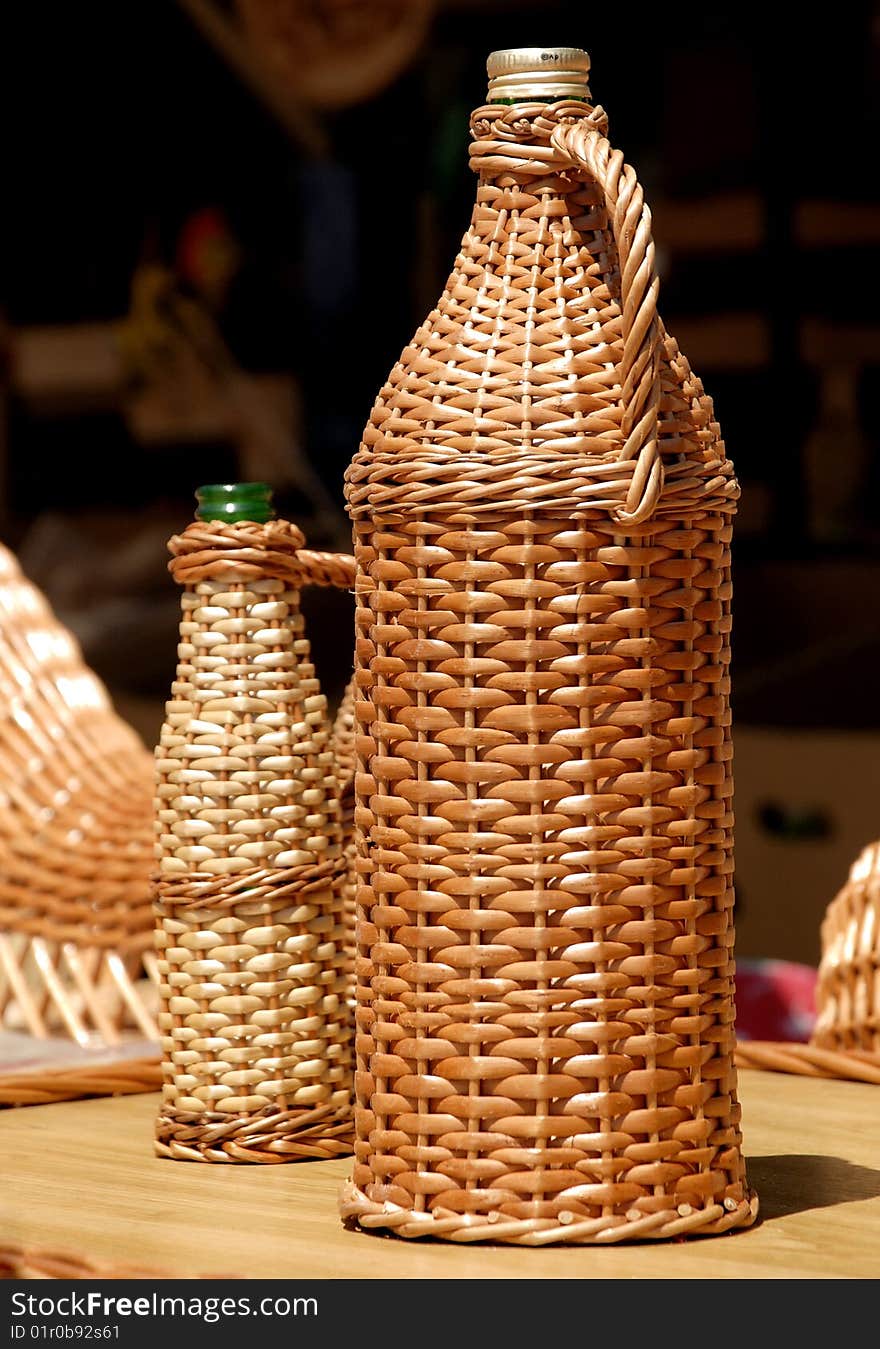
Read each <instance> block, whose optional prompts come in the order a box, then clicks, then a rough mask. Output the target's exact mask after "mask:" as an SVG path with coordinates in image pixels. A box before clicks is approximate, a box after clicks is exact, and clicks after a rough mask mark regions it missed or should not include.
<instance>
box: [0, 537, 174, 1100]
mask: <svg viewBox="0 0 880 1349" xmlns="http://www.w3.org/2000/svg"><path fill="white" fill-rule="evenodd" d="M0 703H2V709H3V713H2V718H0V1028H2V1029H4V1030H7V1031H10V1032H17V1033H21V1032H25V1033H26V1034H28V1035H31V1036H33V1037H34V1038H35V1040H39V1041H41V1042H47V1043H48V1042H50V1041H51V1040H52V1039H53V1038H54V1037H61V1038H63V1039H72V1040H73V1041H75V1042H76V1043H78V1044H79V1045H81V1046H82V1047H83V1049H88V1050H100V1048H101V1047H102V1046H103V1045H118V1044H119V1043H120V1042H122V1041H124V1040H125V1039H126V1038H131V1037H132V1035H134V1036H137V1037H139V1039H140V1040H141V1041H142V1040H143V1037H147V1038H150V1037H155V1035H156V1034H157V1031H156V1025H155V1021H154V1018H153V1013H152V1008H151V998H150V996H149V991H148V990H147V989H146V988H145V983H146V979H145V974H144V958H145V954H146V952H147V949H148V948H149V946H150V935H151V931H152V917H151V912H150V887H149V875H150V869H151V865H152V839H151V823H150V813H151V812H150V798H151V771H150V758H149V755H148V753H147V751H146V750H145V749H144V747H143V746H142V744H141V743H140V741H139V740H138V738H137V736H136V735H135V733H134V731H132V730H131V729H130V728H129V727H128V726H127V725H126V724H125V723H124V722H123V721H122V720H121V719H120V718H119V717H118V716H117V715H116V714H115V712H114V711H113V709H112V707H111V705H110V700H109V698H108V696H107V693H106V690H105V689H104V688H103V686H102V685H101V683H100V682H99V681H98V679H97V678H96V677H95V675H94V674H93V673H92V671H91V670H89V669H88V667H87V666H86V665H85V663H84V661H83V657H82V653H81V651H80V649H79V646H78V645H77V643H76V641H75V640H74V638H73V637H72V636H71V634H70V633H69V632H68V631H67V630H66V629H65V628H64V627H62V625H61V624H60V623H59V622H58V620H57V619H56V617H55V616H54V614H53V613H52V611H51V609H50V608H49V605H48V604H47V602H46V600H45V598H44V597H43V596H42V595H41V594H40V592H39V591H38V590H37V589H36V587H35V586H33V585H32V584H31V583H30V582H29V581H28V580H27V579H26V578H25V577H24V576H23V574H22V572H21V570H20V568H19V566H18V563H17V562H16V560H15V558H14V557H13V555H12V554H11V553H10V552H9V551H8V550H7V549H6V548H3V547H2V546H0ZM140 1052H143V1051H142V1050H141V1051H140ZM44 1058H45V1059H46V1062H45V1066H44V1067H42V1068H40V1069H39V1071H33V1072H28V1073H24V1072H23V1071H19V1070H18V1068H17V1067H12V1068H11V1069H9V1070H8V1071H6V1070H5V1065H3V1063H2V1052H0V1104H11V1105H15V1104H24V1103H27V1102H29V1101H31V1100H36V1099H39V1100H53V1099H63V1098H65V1097H68V1096H70V1095H77V1094H80V1093H79V1091H78V1089H77V1082H78V1070H77V1068H76V1067H75V1066H73V1065H72V1064H71V1061H70V1059H69V1057H68V1058H67V1060H66V1061H65V1062H64V1063H63V1065H62V1066H61V1067H59V1068H58V1069H57V1071H56V1068H55V1067H54V1066H53V1064H52V1061H51V1055H49V1056H48V1057H46V1055H45V1054H44ZM84 1063H85V1068H84V1072H85V1079H84V1082H85V1087H84V1089H85V1090H92V1089H95V1087H96V1083H97V1082H98V1079H100V1080H101V1081H102V1082H104V1083H106V1084H109V1083H110V1082H111V1081H113V1080H116V1081H117V1082H119V1083H122V1082H123V1081H125V1082H126V1083H128V1088H125V1089H130V1088H131V1083H132V1078H133V1077H134V1078H137V1077H138V1076H139V1073H140V1068H139V1065H138V1066H136V1065H127V1064H125V1063H124V1062H120V1064H119V1072H118V1073H116V1071H115V1070H114V1069H107V1068H106V1067H105V1068H104V1069H103V1070H102V1072H96V1070H95V1068H94V1067H93V1066H92V1065H91V1063H88V1062H85V1060H84ZM119 1074H121V1076H120V1075H119ZM140 1076H141V1077H143V1073H140ZM146 1076H147V1079H149V1072H147V1074H146ZM56 1077H57V1081H56ZM146 1086H147V1087H148V1086H149V1081H147V1082H146ZM98 1089H100V1088H98Z"/></svg>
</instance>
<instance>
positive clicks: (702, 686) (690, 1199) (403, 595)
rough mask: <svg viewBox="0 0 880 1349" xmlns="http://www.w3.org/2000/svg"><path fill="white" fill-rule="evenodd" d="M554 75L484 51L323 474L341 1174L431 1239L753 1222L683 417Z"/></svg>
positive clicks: (636, 282)
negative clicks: (335, 728)
mask: <svg viewBox="0 0 880 1349" xmlns="http://www.w3.org/2000/svg"><path fill="white" fill-rule="evenodd" d="M588 68H589V61H588V58H587V57H586V55H585V54H584V53H583V52H579V51H573V50H571V49H558V48H557V49H541V50H537V49H536V50H527V51H516V52H501V53H495V54H494V55H493V56H492V57H491V58H490V62H489V74H490V77H491V82H490V92H489V99H490V101H489V103H488V104H487V105H486V106H484V107H481V108H478V109H477V111H476V112H475V113H474V114H473V116H472V119H471V131H472V135H473V144H472V146H471V162H472V166H473V168H474V169H475V171H476V172H477V173H478V175H479V186H478V189H477V202H476V207H475V209H474V214H473V217H472V220H471V224H470V228H469V229H468V232H467V233H466V235H465V237H464V241H463V243H462V247H461V252H460V254H459V256H458V258H457V260H456V263H455V266H454V269H453V272H452V275H451V277H450V279H449V281H448V283H447V286H446V289H445V291H444V293H443V295H442V297H441V299H440V301H439V303H438V305H437V307H436V308H435V309H434V310H433V312H432V313H431V314H430V315H429V316H428V318H427V319H426V320H425V322H424V323H423V325H422V326H421V327H420V328H419V330H418V331H417V332H416V334H415V337H414V338H413V340H412V342H411V343H410V345H409V346H408V347H407V348H406V349H405V351H404V352H403V354H402V356H401V358H400V361H399V362H398V364H397V365H396V366H395V367H394V369H393V370H392V372H391V375H390V377H389V379H388V382H387V383H386V385H385V387H384V388H383V389H382V391H381V393H380V395H379V397H378V400H377V402H376V404H375V406H374V409H373V412H372V415H371V417H370V420H369V423H368V425H367V428H366V431H365V433H364V438H363V443H362V445H361V448H360V451H359V453H358V455H357V456H356V458H355V460H354V463H353V464H352V466H351V468H350V470H349V472H348V475H347V498H348V504H349V510H350V512H351V515H352V517H353V520H354V526H355V543H356V559H357V579H356V588H357V605H358V607H357V611H356V612H357V618H356V622H357V643H356V665H355V685H356V709H355V715H356V722H357V727H358V734H357V741H356V749H357V759H358V762H357V770H358V771H357V775H356V807H355V812H356V813H355V823H356V831H357V841H358V843H357V846H358V859H357V865H358V869H359V885H358V895H357V906H358V959H357V990H356V996H357V1009H358V1010H357V1034H356V1056H357V1077H356V1081H357V1087H356V1111H355V1120H356V1142H355V1167H354V1173H353V1179H352V1183H351V1184H349V1185H347V1186H346V1188H345V1190H344V1192H343V1196H342V1204H341V1209H342V1214H343V1216H344V1217H345V1218H346V1219H347V1220H349V1221H356V1222H358V1223H360V1225H361V1226H363V1227H365V1228H380V1229H384V1230H386V1231H388V1230H390V1231H393V1232H396V1233H397V1234H399V1235H401V1236H407V1237H419V1236H439V1237H446V1238H449V1239H453V1240H463V1241H473V1240H480V1239H487V1240H492V1241H513V1242H521V1243H525V1244H545V1243H548V1242H557V1241H558V1242H591V1241H599V1242H608V1241H616V1240H620V1239H622V1238H635V1239H642V1238H646V1237H677V1236H685V1235H696V1234H710V1233H717V1232H725V1231H727V1230H729V1229H731V1228H735V1227H740V1226H745V1225H748V1224H749V1223H751V1222H752V1221H753V1220H754V1216H755V1212H756V1207H757V1205H756V1200H755V1199H754V1197H753V1195H752V1194H751V1193H750V1192H749V1191H748V1189H747V1186H746V1179H745V1172H744V1165H743V1158H742V1153H741V1136H740V1111H739V1106H738V1104H737V1097H736V1075H735V1069H734V1063H733V1055H734V1025H733V1021H734V1004H733V974H734V965H733V917H732V914H733V889H732V879H733V858H732V840H733V815H732V812H731V793H732V778H731V744H730V712H729V705H728V660H729V635H730V574H729V544H730V537H731V518H732V515H733V512H734V508H735V502H736V498H737V495H738V489H737V484H736V481H735V478H734V475H733V469H732V466H731V464H730V462H729V461H728V459H727V458H726V455H725V451H724V445H723V442H722V441H721V439H720V434H719V429H718V426H717V424H716V422H715V420H714V416H713V412H712V405H711V402H710V400H709V399H708V398H707V397H706V395H705V394H704V392H703V389H702V385H701V384H700V382H699V381H698V380H697V379H696V378H695V376H694V375H693V374H692V373H691V370H690V368H689V366H688V363H687V361H686V360H685V358H684V357H683V356H682V355H681V353H680V352H679V350H678V348H677V346H676V344H675V342H674V341H673V340H672V338H670V337H669V336H668V335H667V334H666V332H665V331H664V329H663V326H662V324H661V322H660V320H659V318H658V316H657V312H656V293H657V282H656V277H655V272H654V257H653V244H652V240H651V227H650V214H649V212H648V210H647V207H646V206H645V205H644V203H643V199H642V193H641V190H640V188H639V184H638V182H637V180H636V177H635V174H634V172H633V170H632V169H631V168H630V167H629V166H627V165H626V164H625V163H624V162H623V160H622V157H621V155H620V153H619V152H618V151H615V150H613V149H612V148H611V146H610V145H609V143H608V141H607V140H606V138H605V129H606V119H605V116H604V114H603V112H602V110H601V109H600V108H598V107H593V106H592V105H591V103H590V101H589V90H588V88H587V71H588Z"/></svg>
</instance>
